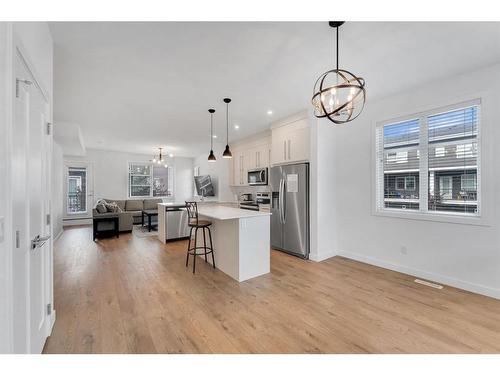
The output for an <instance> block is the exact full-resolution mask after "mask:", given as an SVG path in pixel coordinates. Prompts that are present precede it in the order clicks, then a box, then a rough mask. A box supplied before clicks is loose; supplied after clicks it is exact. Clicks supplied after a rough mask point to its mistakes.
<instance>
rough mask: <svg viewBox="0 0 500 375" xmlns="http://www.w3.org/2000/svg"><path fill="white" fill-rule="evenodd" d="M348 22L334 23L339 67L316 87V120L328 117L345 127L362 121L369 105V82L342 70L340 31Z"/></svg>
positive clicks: (329, 72) (330, 72)
mask: <svg viewBox="0 0 500 375" xmlns="http://www.w3.org/2000/svg"><path fill="white" fill-rule="evenodd" d="M343 23H344V21H330V22H329V23H328V24H329V25H330V27H333V28H334V29H336V31H337V45H336V57H337V66H336V68H335V69H333V70H329V71H327V72H325V73H323V74H322V75H321V76H320V77H319V78H318V79H317V80H316V83H315V84H314V91H313V97H312V100H311V102H312V105H313V107H314V116H316V117H317V118H324V117H327V118H328V119H329V120H330V121H331V122H333V123H335V124H344V123H346V122H350V121H352V120H354V119H355V118H356V117H358V116H359V115H360V114H361V112H362V111H363V107H364V105H365V96H366V92H365V80H364V79H363V78H361V77H357V76H355V75H354V74H352V73H351V72H348V71H347V70H343V69H339V27H340V26H342V24H343Z"/></svg>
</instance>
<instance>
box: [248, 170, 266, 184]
mask: <svg viewBox="0 0 500 375" xmlns="http://www.w3.org/2000/svg"><path fill="white" fill-rule="evenodd" d="M247 181H248V185H267V168H257V169H249V170H248V180H247Z"/></svg>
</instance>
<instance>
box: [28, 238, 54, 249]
mask: <svg viewBox="0 0 500 375" xmlns="http://www.w3.org/2000/svg"><path fill="white" fill-rule="evenodd" d="M49 238H50V235H48V236H45V237H40V235H38V236H36V237H35V238H34V239H32V240H31V250H35V249H36V248H37V247H42V246H43V245H45V242H47V241H48V240H49Z"/></svg>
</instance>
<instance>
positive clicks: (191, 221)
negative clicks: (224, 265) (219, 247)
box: [186, 201, 215, 273]
mask: <svg viewBox="0 0 500 375" xmlns="http://www.w3.org/2000/svg"><path fill="white" fill-rule="evenodd" d="M186 209H187V212H188V225H189V227H190V228H191V229H190V231H189V243H188V249H187V255H186V267H187V266H188V264H189V256H190V255H192V256H193V273H195V269H196V256H197V255H205V263H206V262H207V255H208V254H212V265H213V267H214V268H215V258H214V249H213V245H212V233H211V232H210V225H212V222H211V221H208V220H200V219H199V218H198V205H197V204H196V202H187V201H186ZM200 228H201V229H202V230H203V246H197V241H196V240H197V237H198V229H200ZM205 229H206V230H207V231H208V237H209V239H210V247H207V239H206V236H205ZM193 230H194V246H193V247H191V237H192V235H193ZM198 249H203V251H201V252H197V251H196V250H198Z"/></svg>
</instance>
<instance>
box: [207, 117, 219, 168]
mask: <svg viewBox="0 0 500 375" xmlns="http://www.w3.org/2000/svg"><path fill="white" fill-rule="evenodd" d="M208 112H210V154H209V155H208V162H209V163H213V162H215V161H216V160H217V159H216V158H215V155H214V135H213V132H214V112H215V109H209V110H208Z"/></svg>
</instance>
